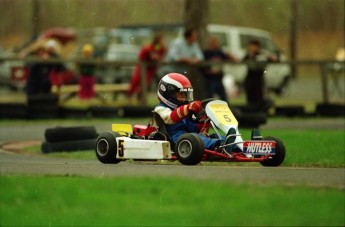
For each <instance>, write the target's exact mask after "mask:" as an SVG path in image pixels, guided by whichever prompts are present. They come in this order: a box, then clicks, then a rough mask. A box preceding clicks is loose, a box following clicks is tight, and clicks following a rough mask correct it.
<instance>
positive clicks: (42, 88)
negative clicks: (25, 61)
mask: <svg viewBox="0 0 345 227" xmlns="http://www.w3.org/2000/svg"><path fill="white" fill-rule="evenodd" d="M54 48H55V43H54V42H51V41H48V42H47V43H46V44H45V45H42V46H40V47H38V49H37V50H36V51H35V53H34V57H36V58H37V59H38V60H43V61H42V62H35V63H32V64H29V65H28V68H29V75H28V81H27V84H26V93H27V95H28V96H30V95H36V94H48V93H50V92H51V86H52V81H51V79H52V78H51V74H52V73H53V72H62V71H64V70H65V67H64V65H63V64H61V63H51V62H44V60H49V59H58V58H59V55H58V53H57V52H56V50H55V49H54Z"/></svg>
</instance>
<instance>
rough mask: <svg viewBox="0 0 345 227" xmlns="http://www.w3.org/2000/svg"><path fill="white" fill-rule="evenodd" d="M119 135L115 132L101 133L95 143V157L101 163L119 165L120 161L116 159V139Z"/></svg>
mask: <svg viewBox="0 0 345 227" xmlns="http://www.w3.org/2000/svg"><path fill="white" fill-rule="evenodd" d="M119 136H120V134H119V133H116V132H103V133H101V134H100V135H99V136H98V138H97V142H96V156H97V158H98V160H99V161H100V162H102V163H119V162H120V161H121V160H120V159H117V158H116V150H117V145H116V137H119Z"/></svg>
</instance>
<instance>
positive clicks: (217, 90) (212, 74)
mask: <svg viewBox="0 0 345 227" xmlns="http://www.w3.org/2000/svg"><path fill="white" fill-rule="evenodd" d="M204 58H205V60H206V61H208V62H210V63H217V62H222V61H227V60H229V61H230V62H236V59H235V58H234V57H233V56H231V55H229V54H226V53H224V52H223V51H222V49H221V48H220V47H219V41H218V38H217V37H211V38H210V40H209V45H208V48H207V49H206V50H205V51H204ZM222 68H223V65H221V64H218V65H217V64H215V65H210V66H207V67H205V68H204V69H203V74H204V76H205V85H206V87H205V90H206V91H207V97H213V96H214V95H216V94H217V95H219V97H220V99H222V100H224V101H226V100H227V96H226V93H225V88H224V85H223V81H222V79H223V76H224V73H223V69H222Z"/></svg>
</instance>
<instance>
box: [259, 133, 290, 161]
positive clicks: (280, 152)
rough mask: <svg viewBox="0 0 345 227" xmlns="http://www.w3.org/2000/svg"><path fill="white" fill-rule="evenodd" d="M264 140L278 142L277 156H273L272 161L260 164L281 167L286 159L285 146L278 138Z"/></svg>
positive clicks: (270, 137)
mask: <svg viewBox="0 0 345 227" xmlns="http://www.w3.org/2000/svg"><path fill="white" fill-rule="evenodd" d="M263 140H268V141H275V142H276V154H275V155H273V156H272V159H267V160H265V161H262V162H260V163H261V165H263V166H280V164H282V163H283V161H284V159H285V145H284V143H283V141H282V140H281V139H279V138H278V137H273V136H267V137H264V138H263Z"/></svg>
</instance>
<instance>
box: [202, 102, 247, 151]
mask: <svg viewBox="0 0 345 227" xmlns="http://www.w3.org/2000/svg"><path fill="white" fill-rule="evenodd" d="M205 110H206V115H207V116H208V117H209V118H210V119H211V121H212V122H213V123H214V124H215V126H216V127H217V128H219V129H220V130H222V131H223V132H225V133H227V132H228V131H229V129H230V128H235V129H236V134H238V135H239V134H240V133H239V132H238V121H237V120H236V118H235V116H234V115H233V113H232V112H231V110H230V109H229V106H228V103H227V102H225V101H221V100H215V101H211V102H209V103H208V104H207V105H206V108H205ZM235 143H238V144H237V146H238V147H239V148H240V149H241V150H243V139H242V137H241V136H236V140H235Z"/></svg>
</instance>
